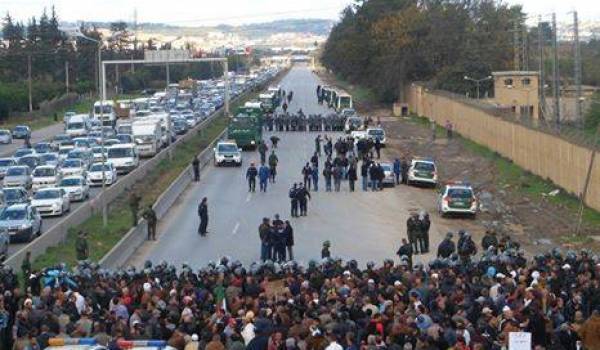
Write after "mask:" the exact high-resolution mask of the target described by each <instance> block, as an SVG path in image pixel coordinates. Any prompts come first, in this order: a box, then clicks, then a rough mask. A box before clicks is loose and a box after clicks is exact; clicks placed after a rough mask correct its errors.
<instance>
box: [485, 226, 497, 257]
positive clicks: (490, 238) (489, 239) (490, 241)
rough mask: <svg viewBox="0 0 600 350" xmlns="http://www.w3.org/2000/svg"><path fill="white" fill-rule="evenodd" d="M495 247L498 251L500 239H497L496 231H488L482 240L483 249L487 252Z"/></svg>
mask: <svg viewBox="0 0 600 350" xmlns="http://www.w3.org/2000/svg"><path fill="white" fill-rule="evenodd" d="M492 246H493V247H494V250H497V249H498V237H496V231H493V230H486V231H485V235H484V236H483V238H482V239H481V248H483V251H484V253H485V251H487V250H488V249H489V247H492Z"/></svg>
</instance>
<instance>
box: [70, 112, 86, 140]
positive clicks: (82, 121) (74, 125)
mask: <svg viewBox="0 0 600 350" xmlns="http://www.w3.org/2000/svg"><path fill="white" fill-rule="evenodd" d="M89 119H90V118H89V116H88V115H87V114H75V115H72V116H71V117H70V118H69V120H68V121H67V124H66V125H65V134H67V135H69V136H70V137H79V136H86V135H87V133H88V131H89Z"/></svg>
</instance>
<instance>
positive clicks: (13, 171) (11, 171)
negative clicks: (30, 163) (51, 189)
mask: <svg viewBox="0 0 600 350" xmlns="http://www.w3.org/2000/svg"><path fill="white" fill-rule="evenodd" d="M25 174H27V169H25V168H22V167H18V168H8V170H7V171H6V176H21V175H25Z"/></svg>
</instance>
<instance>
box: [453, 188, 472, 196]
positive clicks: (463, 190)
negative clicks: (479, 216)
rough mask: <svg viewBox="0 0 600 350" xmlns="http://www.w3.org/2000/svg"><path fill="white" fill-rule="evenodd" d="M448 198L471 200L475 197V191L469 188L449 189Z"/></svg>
mask: <svg viewBox="0 0 600 350" xmlns="http://www.w3.org/2000/svg"><path fill="white" fill-rule="evenodd" d="M448 196H449V197H450V198H456V199H469V198H471V197H473V191H471V190H470V189H468V188H450V189H448Z"/></svg>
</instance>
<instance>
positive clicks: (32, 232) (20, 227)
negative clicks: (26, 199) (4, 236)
mask: <svg viewBox="0 0 600 350" xmlns="http://www.w3.org/2000/svg"><path fill="white" fill-rule="evenodd" d="M1 229H4V230H6V231H8V235H9V237H10V242H11V243H12V242H19V241H25V242H29V241H31V240H32V239H33V238H34V237H35V236H39V235H40V234H41V233H42V217H41V216H40V214H39V213H38V212H37V210H36V209H35V208H34V207H33V206H31V205H30V204H14V205H11V206H9V207H6V208H5V209H4V210H2V212H0V230H1Z"/></svg>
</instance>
